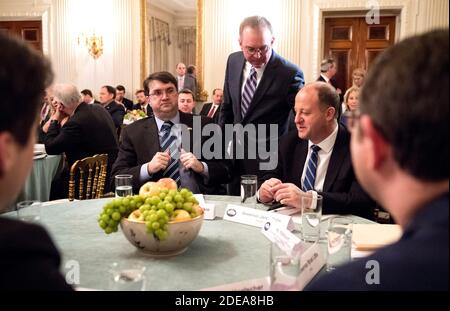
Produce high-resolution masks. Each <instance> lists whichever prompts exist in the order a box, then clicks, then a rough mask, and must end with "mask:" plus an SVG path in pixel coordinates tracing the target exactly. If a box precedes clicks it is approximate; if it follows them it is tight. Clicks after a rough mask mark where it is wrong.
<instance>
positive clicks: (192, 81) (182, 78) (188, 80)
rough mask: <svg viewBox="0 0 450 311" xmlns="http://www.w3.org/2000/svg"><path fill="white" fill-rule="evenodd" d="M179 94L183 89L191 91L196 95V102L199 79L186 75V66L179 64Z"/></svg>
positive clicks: (177, 68) (177, 69)
mask: <svg viewBox="0 0 450 311" xmlns="http://www.w3.org/2000/svg"><path fill="white" fill-rule="evenodd" d="M176 71H177V82H178V92H179V91H181V90H183V89H188V90H191V92H192V94H194V100H195V97H196V95H197V79H196V78H195V76H194V75H192V74H188V73H186V65H185V64H183V63H178V64H177V67H176Z"/></svg>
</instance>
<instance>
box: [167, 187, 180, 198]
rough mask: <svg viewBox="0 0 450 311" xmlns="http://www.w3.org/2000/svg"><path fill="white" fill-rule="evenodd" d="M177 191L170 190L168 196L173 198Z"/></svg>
mask: <svg viewBox="0 0 450 311" xmlns="http://www.w3.org/2000/svg"><path fill="white" fill-rule="evenodd" d="M177 193H178V192H177V191H176V190H175V189H170V190H169V193H168V195H170V196H171V197H174V196H176V195H177Z"/></svg>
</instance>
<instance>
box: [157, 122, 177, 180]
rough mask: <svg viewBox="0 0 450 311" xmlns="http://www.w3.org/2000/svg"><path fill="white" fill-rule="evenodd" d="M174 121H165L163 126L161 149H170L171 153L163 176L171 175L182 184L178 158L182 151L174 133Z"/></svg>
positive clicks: (170, 176) (164, 150)
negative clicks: (172, 130) (172, 131)
mask: <svg viewBox="0 0 450 311" xmlns="http://www.w3.org/2000/svg"><path fill="white" fill-rule="evenodd" d="M172 126H173V123H172V122H170V121H166V122H164V124H163V125H162V127H161V133H162V136H161V137H160V143H161V150H162V151H163V152H166V151H168V152H169V153H170V161H169V165H168V166H167V168H166V169H165V170H164V173H163V176H164V177H169V178H172V179H173V180H175V181H176V182H177V184H178V186H180V166H179V164H178V158H179V157H180V151H179V150H178V146H177V138H176V136H175V135H172V133H171V129H172Z"/></svg>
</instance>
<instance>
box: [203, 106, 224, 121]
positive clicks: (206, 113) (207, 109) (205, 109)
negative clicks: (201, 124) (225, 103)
mask: <svg viewBox="0 0 450 311" xmlns="http://www.w3.org/2000/svg"><path fill="white" fill-rule="evenodd" d="M212 105H213V103H205V104H204V105H203V107H202V110H201V111H200V115H201V116H205V117H207V116H208V113H209V110H210V109H211V107H212ZM219 115H220V105H219V107H217V109H216V112H215V113H214V115H213V116H212V119H213V121H214V123H218V121H219Z"/></svg>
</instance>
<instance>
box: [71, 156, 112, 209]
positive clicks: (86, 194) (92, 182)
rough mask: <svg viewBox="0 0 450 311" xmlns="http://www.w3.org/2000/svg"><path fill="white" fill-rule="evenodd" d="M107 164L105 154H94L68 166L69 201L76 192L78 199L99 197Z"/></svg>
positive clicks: (103, 188)
mask: <svg viewBox="0 0 450 311" xmlns="http://www.w3.org/2000/svg"><path fill="white" fill-rule="evenodd" d="M107 165H108V155H107V154H96V155H94V156H92V157H87V158H84V159H82V160H78V161H76V162H75V163H74V164H73V165H72V167H71V168H70V179H69V201H73V200H74V199H75V197H76V195H75V193H76V192H78V197H77V199H78V200H89V199H97V198H101V197H102V196H103V191H104V190H105V182H106V170H107ZM76 183H77V185H78V186H76V185H75V184H76ZM76 188H78V191H76V190H77V189H76Z"/></svg>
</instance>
